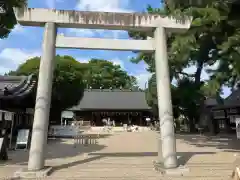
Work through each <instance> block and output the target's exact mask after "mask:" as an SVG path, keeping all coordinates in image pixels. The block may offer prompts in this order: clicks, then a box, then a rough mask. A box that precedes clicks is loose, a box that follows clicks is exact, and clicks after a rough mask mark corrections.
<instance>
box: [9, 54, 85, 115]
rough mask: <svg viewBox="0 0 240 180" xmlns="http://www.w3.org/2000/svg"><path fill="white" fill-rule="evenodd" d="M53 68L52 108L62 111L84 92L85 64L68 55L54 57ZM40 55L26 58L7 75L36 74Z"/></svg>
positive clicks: (79, 98)
mask: <svg viewBox="0 0 240 180" xmlns="http://www.w3.org/2000/svg"><path fill="white" fill-rule="evenodd" d="M54 60H55V70H54V78H53V89H52V106H51V107H52V109H53V110H54V111H57V112H59V111H62V110H64V109H66V108H69V107H72V106H74V105H77V104H78V103H79V101H80V100H81V98H82V95H83V92H84V84H83V79H82V78H83V72H84V70H85V69H86V65H85V64H82V63H79V62H78V61H77V60H75V59H74V58H72V57H70V56H59V55H57V56H56V57H55V59H54ZM39 65H40V57H35V58H31V59H29V60H27V61H26V62H25V63H24V64H22V65H20V66H19V67H18V69H17V70H16V71H12V72H10V73H9V75H17V76H19V75H30V74H35V75H36V77H37V76H38V72H39Z"/></svg>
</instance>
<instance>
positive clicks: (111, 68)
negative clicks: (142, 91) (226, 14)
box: [84, 59, 138, 89]
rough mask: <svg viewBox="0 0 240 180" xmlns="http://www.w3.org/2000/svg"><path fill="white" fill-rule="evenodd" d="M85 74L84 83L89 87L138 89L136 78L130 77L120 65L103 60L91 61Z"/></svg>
mask: <svg viewBox="0 0 240 180" xmlns="http://www.w3.org/2000/svg"><path fill="white" fill-rule="evenodd" d="M87 66H88V68H87V69H86V71H85V72H84V81H85V84H86V85H87V86H88V87H90V86H91V87H92V88H93V89H99V88H100V87H102V88H105V89H108V88H113V89H118V88H124V89H129V88H133V89H134V88H138V86H137V80H136V77H134V76H131V75H129V74H128V73H127V72H126V71H124V70H123V69H122V68H121V66H120V65H115V64H113V63H112V62H110V61H106V60H102V59H91V60H90V61H89V62H88V63H87Z"/></svg>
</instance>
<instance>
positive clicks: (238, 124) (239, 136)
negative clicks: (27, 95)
mask: <svg viewBox="0 0 240 180" xmlns="http://www.w3.org/2000/svg"><path fill="white" fill-rule="evenodd" d="M236 135H237V139H240V117H236Z"/></svg>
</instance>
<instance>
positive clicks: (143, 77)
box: [135, 72, 151, 89]
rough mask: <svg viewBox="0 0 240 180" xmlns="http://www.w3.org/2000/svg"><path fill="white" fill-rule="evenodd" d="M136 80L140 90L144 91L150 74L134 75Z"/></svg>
mask: <svg viewBox="0 0 240 180" xmlns="http://www.w3.org/2000/svg"><path fill="white" fill-rule="evenodd" d="M135 76H136V78H137V83H138V85H139V87H140V88H142V89H145V88H147V86H148V80H149V78H150V77H151V74H150V73H149V72H144V73H140V74H137V75H135Z"/></svg>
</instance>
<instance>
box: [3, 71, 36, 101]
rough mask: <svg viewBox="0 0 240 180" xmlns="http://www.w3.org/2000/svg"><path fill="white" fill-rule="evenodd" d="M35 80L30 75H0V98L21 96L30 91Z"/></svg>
mask: <svg viewBox="0 0 240 180" xmlns="http://www.w3.org/2000/svg"><path fill="white" fill-rule="evenodd" d="M35 84H36V81H35V80H34V78H33V75H30V76H0V99H13V98H17V97H23V96H25V95H27V94H28V93H30V92H31V91H32V89H33V87H34V86H35Z"/></svg>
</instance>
